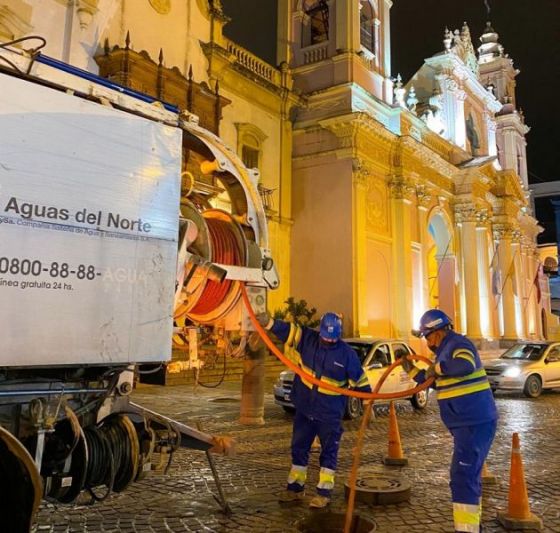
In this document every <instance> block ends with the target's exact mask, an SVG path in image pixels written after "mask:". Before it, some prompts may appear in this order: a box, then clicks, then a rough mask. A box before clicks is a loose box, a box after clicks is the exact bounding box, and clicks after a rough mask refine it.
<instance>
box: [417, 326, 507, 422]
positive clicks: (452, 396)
mask: <svg viewBox="0 0 560 533" xmlns="http://www.w3.org/2000/svg"><path fill="white" fill-rule="evenodd" d="M435 370H436V372H437V374H438V376H437V377H436V380H435V389H436V393H437V399H438V403H439V409H440V415H441V419H442V420H443V423H444V424H445V425H446V426H447V427H448V428H456V427H461V426H472V425H476V424H484V423H485V422H491V421H493V420H497V419H498V412H497V410H496V404H495V402H494V397H493V395H492V391H491V389H490V383H489V381H488V378H487V377H486V372H485V371H484V368H483V367H482V362H481V360H480V356H479V355H478V352H477V350H476V348H475V347H474V345H473V343H472V342H471V341H470V340H469V339H467V337H465V336H463V335H460V334H459V333H455V332H454V331H449V332H448V333H447V335H446V336H445V337H444V339H443V341H442V343H441V344H440V345H439V346H438V348H437V350H436V367H435ZM409 374H410V377H412V378H413V379H414V380H415V381H416V382H417V383H423V382H424V381H425V380H426V376H425V371H424V370H419V369H418V368H416V367H415V368H414V369H413V370H412V371H411V372H410V373H409Z"/></svg>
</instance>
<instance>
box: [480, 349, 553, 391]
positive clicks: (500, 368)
mask: <svg viewBox="0 0 560 533" xmlns="http://www.w3.org/2000/svg"><path fill="white" fill-rule="evenodd" d="M484 368H485V369H486V374H487V375H488V379H489V380H490V386H491V387H492V390H493V391H496V390H508V391H523V394H525V396H527V397H529V398H537V397H538V396H540V394H541V392H542V391H543V389H553V388H555V387H560V343H558V342H524V343H519V344H515V345H514V346H512V347H511V348H510V349H509V350H507V351H506V352H504V353H503V354H502V355H501V356H500V358H499V359H493V360H491V361H486V362H484Z"/></svg>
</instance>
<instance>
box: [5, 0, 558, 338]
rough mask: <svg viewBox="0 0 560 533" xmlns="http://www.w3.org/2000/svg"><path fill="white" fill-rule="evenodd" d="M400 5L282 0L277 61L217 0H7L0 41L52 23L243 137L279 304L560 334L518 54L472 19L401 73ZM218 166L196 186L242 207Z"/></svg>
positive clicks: (53, 45) (71, 49)
mask: <svg viewBox="0 0 560 533" xmlns="http://www.w3.org/2000/svg"><path fill="white" fill-rule="evenodd" d="M391 5H392V2H391V1H390V0H279V1H278V19H277V22H278V27H277V35H276V37H277V47H276V48H277V50H276V52H277V56H276V61H275V65H273V64H270V63H267V62H266V61H264V60H262V59H261V58H259V57H257V55H255V54H254V53H252V52H251V51H249V50H247V49H246V48H244V47H243V46H241V45H240V44H238V43H237V42H234V41H233V40H232V39H230V38H228V37H226V35H227V28H228V23H230V18H229V17H228V15H227V10H226V7H227V3H226V2H223V5H222V2H220V1H219V0H191V1H188V2H180V1H177V0H138V1H136V2H127V1H125V0H117V1H114V0H84V1H81V2H79V3H62V2H59V1H56V0H44V1H42V2H33V1H31V0H23V1H8V2H7V3H6V5H5V6H4V7H3V8H2V9H1V10H0V39H1V40H10V39H17V38H19V37H23V36H27V35H40V36H42V37H44V38H45V39H46V41H47V45H46V47H45V49H44V50H43V52H44V53H45V54H46V55H48V56H51V57H53V58H55V59H58V60H61V61H64V62H65V63H70V64H72V65H74V66H76V67H79V68H81V69H84V70H87V71H90V72H92V73H94V74H98V75H101V76H103V77H105V78H107V79H109V80H111V81H114V82H117V83H119V84H121V85H124V86H126V87H130V88H132V89H135V90H138V91H141V92H143V93H146V94H150V95H152V96H154V97H156V98H157V99H159V100H161V101H163V102H169V103H171V104H173V105H176V106H178V107H179V108H180V109H181V110H183V111H185V112H188V113H190V114H191V115H193V116H196V117H198V118H197V120H198V121H199V123H200V125H201V126H202V127H204V128H206V129H207V130H209V131H211V132H212V133H213V134H215V135H217V136H219V137H221V138H222V139H223V142H224V144H226V145H228V146H230V147H233V149H235V150H236V151H237V154H238V156H239V157H240V158H241V159H242V161H243V163H244V164H245V166H246V167H247V168H250V169H254V170H253V171H252V172H251V177H252V178H251V179H252V180H253V181H254V183H255V184H256V185H257V186H258V191H259V192H260V200H261V202H262V204H263V206H264V210H265V213H266V217H267V219H268V231H269V242H270V246H271V252H272V256H273V257H274V258H275V261H276V265H277V268H278V271H279V278H280V280H281V283H280V286H279V288H278V289H277V290H276V291H271V293H270V295H269V308H270V309H271V310H273V309H277V308H279V307H280V306H281V305H282V302H284V300H286V298H287V297H288V296H295V297H296V298H303V299H305V300H307V301H308V302H310V303H311V304H312V305H313V306H315V307H317V308H318V309H319V311H321V312H324V311H327V310H336V311H337V312H339V313H341V314H342V315H343V316H344V328H345V334H346V335H353V336H360V335H372V336H377V337H401V338H405V339H406V338H409V335H410V330H411V328H412V327H414V326H415V325H416V323H417V322H418V319H419V317H420V316H421V314H422V312H423V311H424V310H425V309H426V308H429V307H438V308H440V309H442V310H444V311H445V312H446V313H447V314H448V315H449V316H450V317H451V318H452V320H453V322H454V324H455V327H456V329H457V330H458V331H460V332H463V333H465V334H467V335H468V336H469V337H470V338H472V339H473V340H474V341H475V342H478V343H479V345H483V346H488V344H489V343H492V342H494V343H498V342H499V341H511V340H515V339H520V338H523V339H543V338H551V337H554V336H557V335H560V327H559V325H558V319H557V318H556V317H555V316H554V315H552V314H551V313H550V298H549V290H548V282H547V280H546V279H545V278H542V276H541V274H540V269H539V268H538V255H537V250H536V236H537V234H538V233H539V232H540V231H541V228H540V227H539V225H538V222H537V220H536V219H535V218H534V216H533V213H532V209H531V204H530V201H529V192H528V179H527V160H526V150H525V147H526V141H525V135H526V133H527V132H528V131H529V128H528V126H526V125H525V123H524V117H523V114H522V113H521V112H520V110H519V109H518V108H517V106H516V98H515V77H516V75H517V74H518V71H517V70H516V68H515V66H514V64H513V60H512V59H511V58H510V57H508V56H507V55H506V54H505V52H504V47H503V46H502V44H501V43H500V41H499V35H498V33H497V32H496V31H495V30H494V29H493V28H492V26H491V25H490V24H488V25H487V27H486V28H480V30H481V31H482V34H481V35H480V36H479V35H477V36H476V38H474V36H472V35H471V30H470V29H469V27H468V25H467V24H464V25H463V26H462V27H461V28H460V29H457V30H455V31H450V30H445V31H443V28H442V44H441V48H440V50H439V51H438V50H434V55H433V56H432V57H430V58H428V59H426V61H425V63H424V64H423V65H419V69H418V71H417V72H416V74H415V75H414V76H413V77H412V78H411V79H410V80H408V81H407V80H402V79H401V78H400V76H396V77H395V76H394V75H393V73H392V72H391V54H399V52H400V51H399V50H398V49H397V50H391V42H390V26H391V20H390V16H391ZM247 31H249V30H247ZM419 31H420V30H419ZM477 33H478V32H477ZM504 44H505V45H506V46H507V43H504ZM187 148H188V147H187ZM195 159H196V158H195ZM194 162H195V163H196V162H197V161H194ZM202 162H203V161H200V162H199V163H202ZM220 170H221V169H220V167H219V164H216V166H215V168H204V169H201V168H200V165H195V164H194V163H192V164H191V165H190V167H189V168H185V169H184V172H183V177H184V183H183V191H182V192H183V195H185V196H186V195H191V194H196V195H197V198H198V199H199V200H200V202H199V203H204V202H207V204H208V206H211V207H214V208H216V207H217V208H220V207H224V208H226V209H228V210H232V211H233V212H235V209H236V206H235V205H231V204H232V200H231V198H232V197H235V195H231V194H229V193H231V192H232V191H231V184H229V183H227V181H223V180H220ZM411 342H417V341H411ZM416 347H417V348H418V349H421V348H420V345H416Z"/></svg>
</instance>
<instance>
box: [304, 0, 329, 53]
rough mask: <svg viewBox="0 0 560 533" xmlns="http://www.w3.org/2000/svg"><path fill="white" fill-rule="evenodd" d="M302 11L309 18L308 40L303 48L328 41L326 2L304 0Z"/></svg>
mask: <svg viewBox="0 0 560 533" xmlns="http://www.w3.org/2000/svg"><path fill="white" fill-rule="evenodd" d="M303 11H304V12H305V14H306V15H307V16H308V17H309V29H310V31H309V34H308V35H309V38H308V39H307V41H308V42H304V43H302V45H303V46H310V45H312V44H318V43H322V42H324V41H328V40H329V5H328V3H327V0H306V1H305V2H304V3H303Z"/></svg>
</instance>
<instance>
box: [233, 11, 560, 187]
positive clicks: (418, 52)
mask: <svg viewBox="0 0 560 533" xmlns="http://www.w3.org/2000/svg"><path fill="white" fill-rule="evenodd" d="M222 2H223V5H224V9H225V11H226V13H227V14H228V15H229V16H230V17H232V21H231V22H230V23H229V24H228V26H226V30H225V33H226V35H227V36H228V37H230V38H231V39H233V40H235V41H236V42H238V43H239V44H241V45H242V46H245V47H246V48H248V49H249V50H251V51H253V52H254V53H255V54H257V55H259V56H260V57H262V58H263V59H265V60H266V61H268V62H269V63H272V64H275V46H276V21H277V15H276V0H222ZM488 4H489V5H490V9H491V12H490V20H491V22H492V25H493V27H494V29H495V30H496V31H497V32H498V33H499V34H500V43H501V44H502V45H503V46H504V48H505V52H506V53H507V54H509V55H510V57H511V58H513V60H514V66H515V67H516V68H518V69H519V70H520V71H521V73H520V74H519V76H518V77H517V105H518V106H520V107H522V108H523V111H524V113H525V118H526V122H527V125H529V126H530V127H531V131H530V133H529V135H528V137H527V141H528V147H527V149H528V159H529V173H530V181H532V182H540V181H553V180H560V155H559V154H560V134H559V131H560V1H559V0H536V1H533V2H530V1H528V0H488ZM486 20H487V12H486V7H485V3H484V0H448V1H443V0H394V1H393V8H392V10H391V38H392V64H393V67H392V68H393V75H394V76H396V74H397V73H399V72H400V73H401V75H402V76H403V79H404V80H405V81H406V80H408V79H409V78H410V77H411V76H412V75H413V74H414V72H415V71H416V70H418V69H419V68H420V67H421V65H422V63H423V60H424V58H426V57H429V56H431V55H433V54H435V53H436V52H439V51H441V50H442V49H443V44H442V38H443V31H444V29H445V26H448V27H449V29H451V30H453V29H455V28H460V27H461V25H462V24H463V21H467V23H468V24H469V27H470V29H471V35H472V38H473V44H474V46H475V47H477V46H478V37H479V36H480V34H481V32H482V30H483V29H484V26H485V22H486Z"/></svg>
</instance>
